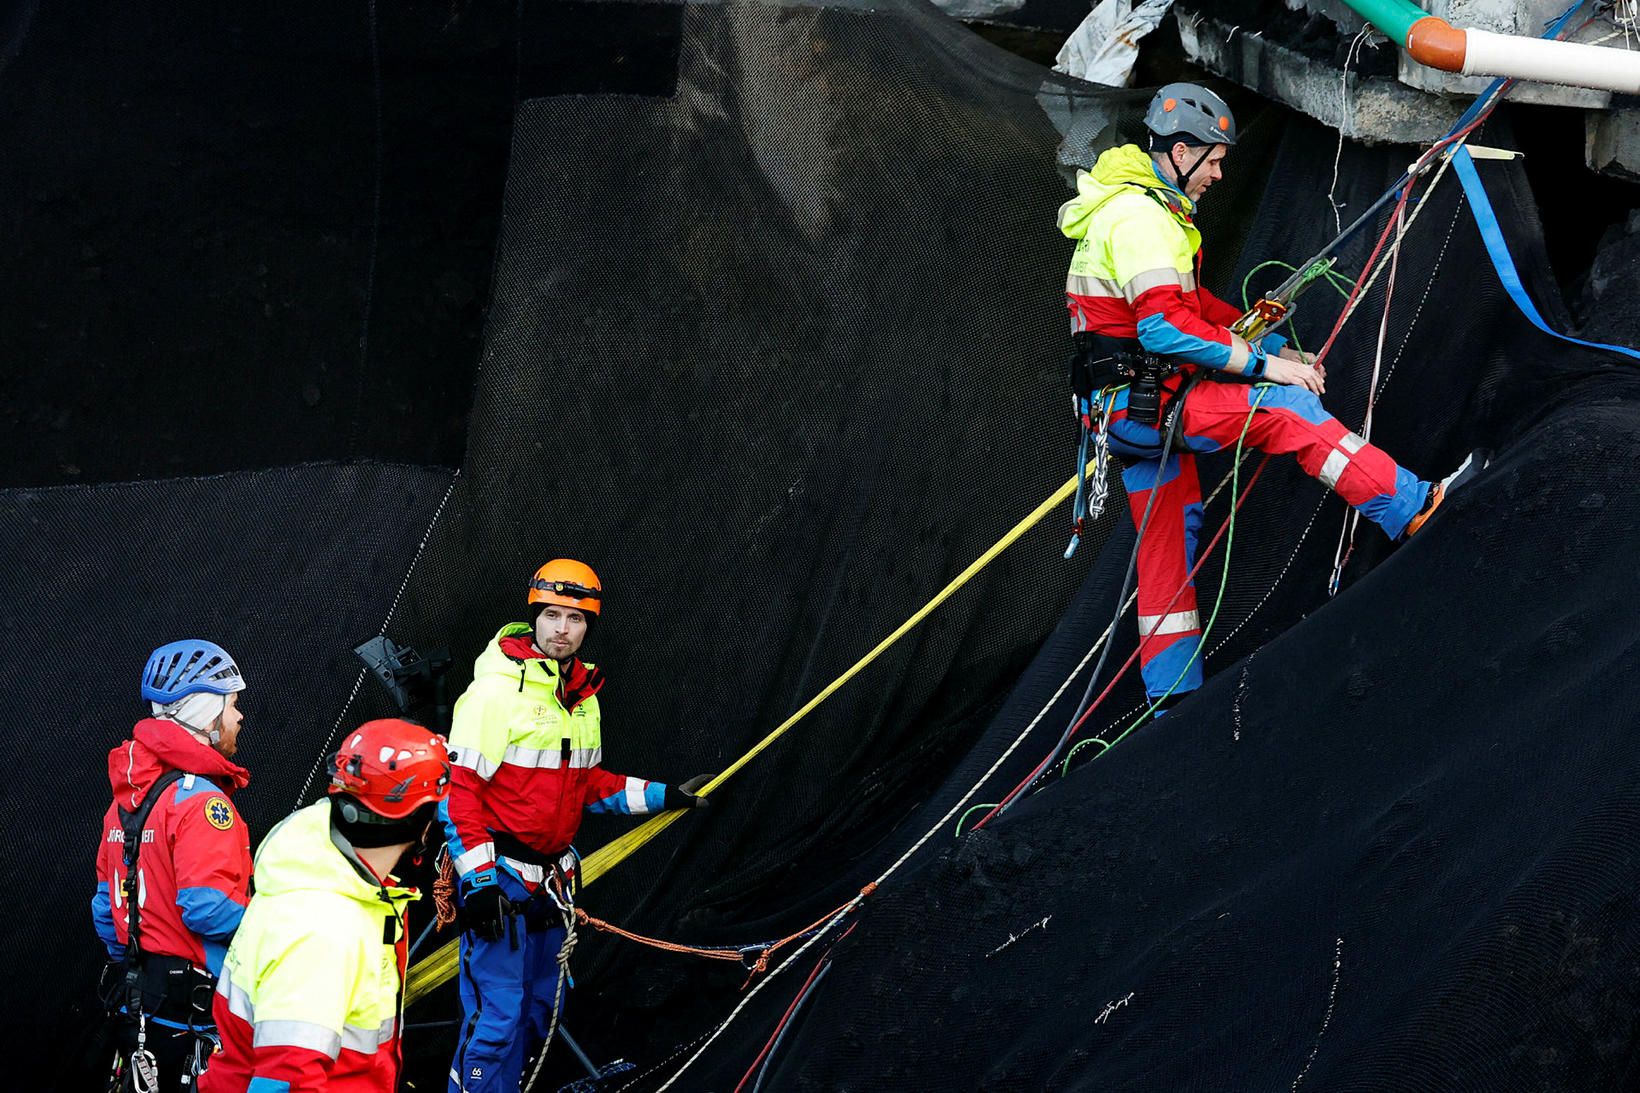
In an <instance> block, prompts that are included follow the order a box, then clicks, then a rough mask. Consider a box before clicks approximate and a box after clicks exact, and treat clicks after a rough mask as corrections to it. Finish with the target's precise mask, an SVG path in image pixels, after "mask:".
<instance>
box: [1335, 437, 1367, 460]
mask: <svg viewBox="0 0 1640 1093" xmlns="http://www.w3.org/2000/svg"><path fill="white" fill-rule="evenodd" d="M1338 446H1339V447H1340V448H1343V449H1344V450H1345V451H1346V452H1349V453H1350V454H1351V455H1354V454H1355V453H1356V452H1358V451H1360V450H1361V449H1362V448H1365V447H1366V446H1367V441H1366V438H1365V437H1360V436H1356V435H1355V434H1354V433H1345V434H1344V435H1343V436H1341V437H1339V438H1338Z"/></svg>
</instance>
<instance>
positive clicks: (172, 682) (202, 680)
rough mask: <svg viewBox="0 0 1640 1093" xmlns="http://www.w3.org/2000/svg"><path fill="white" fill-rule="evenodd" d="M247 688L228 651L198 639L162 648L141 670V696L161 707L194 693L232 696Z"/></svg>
mask: <svg viewBox="0 0 1640 1093" xmlns="http://www.w3.org/2000/svg"><path fill="white" fill-rule="evenodd" d="M244 689H245V677H244V675H242V674H241V673H240V671H239V665H237V664H235V663H234V659H233V657H230V656H229V655H228V651H227V650H226V649H224V648H222V646H220V645H218V644H216V643H215V642H211V641H203V640H201V639H199V638H186V639H184V640H182V641H173V642H171V643H170V644H169V645H161V646H160V647H159V648H158V649H155V650H154V651H153V652H152V653H150V654H149V655H148V663H147V664H146V665H145V666H144V667H143V669H142V697H143V698H145V699H147V700H148V701H149V702H157V703H159V704H160V705H162V706H169V705H170V704H171V703H173V702H177V701H180V700H181V699H184V698H186V697H188V696H189V695H193V694H201V693H210V694H215V695H230V694H233V693H234V692H235V691H243V690H244Z"/></svg>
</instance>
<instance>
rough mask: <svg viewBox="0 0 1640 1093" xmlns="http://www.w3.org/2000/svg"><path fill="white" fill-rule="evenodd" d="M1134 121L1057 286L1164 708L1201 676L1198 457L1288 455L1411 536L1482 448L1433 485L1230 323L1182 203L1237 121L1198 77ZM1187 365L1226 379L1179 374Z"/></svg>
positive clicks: (1277, 346)
mask: <svg viewBox="0 0 1640 1093" xmlns="http://www.w3.org/2000/svg"><path fill="white" fill-rule="evenodd" d="M1145 128H1146V129H1147V130H1148V137H1147V143H1148V147H1146V148H1140V147H1138V146H1137V145H1132V144H1128V145H1122V146H1120V147H1116V148H1111V149H1108V150H1106V151H1105V152H1104V153H1102V154H1101V155H1100V156H1099V159H1098V161H1097V162H1096V163H1095V164H1094V166H1093V168H1092V169H1091V170H1088V171H1079V172H1077V179H1076V182H1077V196H1076V197H1074V198H1072V199H1071V200H1070V201H1067V202H1066V203H1065V204H1064V205H1063V206H1062V207H1061V208H1060V210H1059V217H1058V223H1059V229H1060V231H1061V232H1062V233H1063V234H1064V235H1065V236H1066V237H1067V238H1070V239H1074V240H1076V249H1075V251H1074V253H1073V255H1072V258H1071V265H1070V272H1069V275H1068V276H1067V278H1066V283H1065V300H1066V305H1067V307H1068V308H1069V310H1070V320H1071V335H1072V341H1073V343H1074V347H1075V348H1074V352H1073V355H1072V362H1071V384H1072V387H1073V388H1074V389H1075V393H1076V395H1077V398H1078V400H1079V408H1082V409H1081V412H1082V413H1083V414H1084V415H1085V420H1088V421H1089V422H1090V426H1089V427H1090V428H1092V429H1095V430H1097V431H1098V432H1102V433H1103V434H1104V435H1105V438H1106V440H1107V441H1108V443H1109V447H1110V451H1111V452H1112V453H1113V454H1115V455H1116V456H1118V457H1120V458H1121V459H1122V460H1123V461H1124V462H1125V469H1124V471H1123V473H1122V481H1123V483H1124V485H1125V486H1126V487H1127V495H1128V504H1129V506H1130V508H1131V509H1132V512H1133V521H1134V524H1135V526H1136V527H1138V526H1140V525H1141V524H1143V526H1142V527H1141V539H1140V542H1139V545H1138V548H1137V549H1138V558H1137V569H1138V576H1139V633H1140V636H1141V640H1140V651H1139V661H1140V671H1141V674H1142V676H1143V677H1144V685H1145V692H1146V694H1147V695H1148V696H1149V697H1150V699H1151V700H1152V702H1153V706H1154V708H1155V710H1156V712H1157V713H1158V714H1159V713H1161V712H1163V711H1164V710H1165V708H1166V707H1167V705H1170V704H1171V703H1172V702H1174V701H1176V700H1177V699H1179V698H1180V697H1182V696H1184V695H1186V694H1188V693H1189V692H1191V691H1193V690H1195V689H1196V688H1197V687H1199V686H1201V682H1202V663H1201V635H1202V631H1201V620H1200V617H1199V615H1198V613H1197V605H1196V589H1195V585H1194V582H1193V581H1191V579H1190V577H1189V574H1190V571H1191V569H1192V568H1193V567H1194V565H1195V562H1196V545H1197V536H1198V534H1199V532H1200V529H1201V522H1202V495H1201V485H1200V483H1199V481H1198V479H1197V475H1196V457H1197V455H1199V454H1205V453H1208V452H1215V451H1219V450H1222V449H1224V448H1226V447H1234V446H1235V445H1236V444H1237V443H1238V441H1240V440H1241V439H1242V438H1243V437H1245V445H1246V446H1247V447H1248V448H1254V449H1257V450H1259V451H1263V452H1268V453H1272V454H1277V453H1279V454H1292V455H1295V456H1296V457H1297V459H1298V463H1299V466H1300V467H1302V468H1303V470H1304V472H1305V473H1306V474H1308V475H1310V476H1311V477H1313V478H1316V479H1319V480H1320V481H1321V482H1322V483H1323V484H1324V485H1326V486H1327V487H1329V488H1330V489H1332V490H1333V491H1334V492H1335V493H1337V494H1338V495H1339V496H1340V497H1342V498H1343V499H1344V500H1345V501H1346V502H1347V503H1348V504H1350V505H1351V506H1353V507H1354V508H1355V509H1356V510H1357V511H1358V512H1360V513H1361V515H1362V516H1365V517H1366V518H1367V519H1368V520H1370V521H1372V522H1373V523H1375V524H1377V525H1378V526H1379V527H1380V528H1382V529H1383V531H1384V533H1385V534H1386V535H1388V536H1389V537H1390V538H1391V539H1404V538H1406V537H1408V536H1411V535H1413V534H1414V533H1416V532H1417V531H1418V530H1419V529H1420V528H1421V527H1422V526H1423V524H1424V523H1425V521H1427V520H1428V519H1429V517H1430V515H1431V514H1432V513H1433V512H1434V511H1435V509H1436V508H1437V506H1439V505H1440V504H1441V502H1442V500H1443V499H1444V497H1445V496H1446V494H1447V492H1448V491H1449V490H1450V489H1451V488H1452V487H1453V486H1454V485H1456V484H1457V481H1458V480H1459V478H1460V477H1461V476H1466V475H1467V474H1468V473H1472V472H1473V471H1474V470H1478V469H1479V467H1481V466H1484V459H1481V460H1474V459H1473V457H1472V458H1471V460H1470V461H1466V462H1465V464H1464V466H1462V467H1460V468H1459V470H1458V471H1456V472H1454V473H1453V474H1452V475H1450V476H1448V478H1447V479H1445V480H1443V481H1442V482H1429V481H1425V480H1423V479H1421V478H1419V477H1418V476H1417V475H1416V474H1413V473H1412V472H1411V471H1408V470H1406V469H1405V468H1403V467H1400V466H1398V465H1397V464H1396V462H1395V460H1393V459H1391V458H1390V457H1389V456H1388V455H1387V454H1385V453H1384V452H1383V451H1382V450H1380V449H1379V448H1377V447H1374V446H1373V445H1372V444H1369V443H1368V442H1367V441H1366V440H1365V439H1364V438H1363V437H1361V436H1359V435H1357V434H1356V433H1354V432H1352V431H1351V430H1349V429H1348V428H1346V427H1345V426H1344V425H1343V424H1342V423H1341V422H1339V421H1338V419H1337V418H1335V417H1333V416H1332V415H1331V414H1329V413H1327V411H1326V410H1324V409H1323V408H1322V406H1321V398H1320V396H1321V395H1322V394H1323V393H1324V392H1325V390H1326V378H1327V377H1326V372H1325V371H1324V370H1323V369H1321V368H1320V367H1317V366H1315V365H1313V363H1312V362H1311V361H1310V360H1309V359H1308V358H1307V357H1306V356H1305V355H1303V354H1301V353H1299V352H1297V351H1295V350H1293V349H1291V348H1289V347H1288V346H1287V344H1286V338H1284V337H1283V336H1282V335H1280V334H1268V335H1266V336H1265V337H1263V338H1262V339H1260V340H1258V341H1257V342H1249V341H1247V340H1246V339H1244V338H1242V337H1241V336H1240V335H1239V334H1236V333H1234V332H1233V331H1232V330H1231V329H1230V327H1231V326H1232V325H1233V324H1234V323H1235V322H1236V321H1237V320H1238V319H1239V318H1240V316H1241V313H1240V312H1239V311H1238V310H1237V309H1236V308H1234V307H1232V306H1231V305H1229V304H1227V303H1225V302H1224V301H1223V300H1221V299H1219V298H1218V297H1217V296H1215V295H1214V294H1213V293H1212V292H1210V291H1209V290H1208V289H1207V287H1206V286H1205V285H1203V284H1202V283H1201V242H1202V240H1201V233H1200V232H1199V231H1198V230H1197V228H1196V224H1195V219H1194V216H1195V211H1196V203H1197V202H1198V201H1200V200H1201V199H1202V196H1203V195H1204V194H1205V193H1206V192H1207V190H1208V189H1209V188H1210V187H1212V185H1213V184H1214V183H1215V182H1217V181H1218V180H1219V179H1220V178H1222V177H1223V171H1224V166H1223V165H1224V161H1225V157H1226V154H1227V153H1228V152H1229V150H1230V148H1231V147H1232V146H1234V144H1235V143H1236V122H1235V118H1234V116H1233V115H1232V114H1231V112H1230V107H1229V106H1228V105H1227V104H1226V103H1225V102H1224V100H1223V99H1221V98H1220V97H1219V96H1218V95H1216V94H1214V93H1213V92H1212V91H1210V90H1208V89H1207V88H1205V87H1202V86H1200V85H1197V84H1191V83H1172V84H1167V85H1166V86H1164V87H1162V88H1161V89H1160V90H1158V91H1157V92H1156V94H1155V96H1154V97H1153V98H1152V99H1151V101H1150V106H1149V108H1148V110H1147V111H1146V114H1145ZM1198 373H1200V374H1205V375H1206V376H1207V378H1210V379H1214V380H1220V381H1224V382H1217V383H1193V382H1191V381H1192V379H1193V377H1194V376H1195V375H1197V374H1198ZM1170 432H1171V436H1172V441H1171V444H1170V443H1169V442H1168V440H1167V437H1168V436H1169V435H1170ZM1164 449H1166V458H1165V460H1164V459H1163V458H1162V457H1163V454H1164ZM1153 497H1154V500H1152V498H1153ZM1147 508H1148V509H1149V510H1150V517H1149V521H1148V523H1144V514H1145V512H1146V510H1147Z"/></svg>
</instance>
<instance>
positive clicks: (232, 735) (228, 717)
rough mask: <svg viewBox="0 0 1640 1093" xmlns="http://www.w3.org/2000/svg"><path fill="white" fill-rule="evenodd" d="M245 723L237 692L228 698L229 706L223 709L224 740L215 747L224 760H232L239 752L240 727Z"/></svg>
mask: <svg viewBox="0 0 1640 1093" xmlns="http://www.w3.org/2000/svg"><path fill="white" fill-rule="evenodd" d="M244 722H245V715H244V713H243V712H241V710H240V709H239V694H238V693H237V692H235V693H234V694H231V695H229V696H228V704H227V705H226V706H224V707H223V708H222V738H221V739H220V740H218V741H217V742H216V743H215V744H214V745H213V747H215V748H216V750H217V751H219V752H221V753H222V757H223V758H225V759H232V758H233V756H234V752H236V751H238V750H239V726H240V725H242V724H244Z"/></svg>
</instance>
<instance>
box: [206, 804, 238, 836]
mask: <svg viewBox="0 0 1640 1093" xmlns="http://www.w3.org/2000/svg"><path fill="white" fill-rule="evenodd" d="M205 822H206V823H208V824H210V825H211V826H212V827H214V828H216V829H217V830H218V831H226V830H228V828H230V827H232V826H233V809H232V808H229V807H228V801H227V799H226V798H224V797H212V798H211V799H210V800H208V801H206V802H205Z"/></svg>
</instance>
